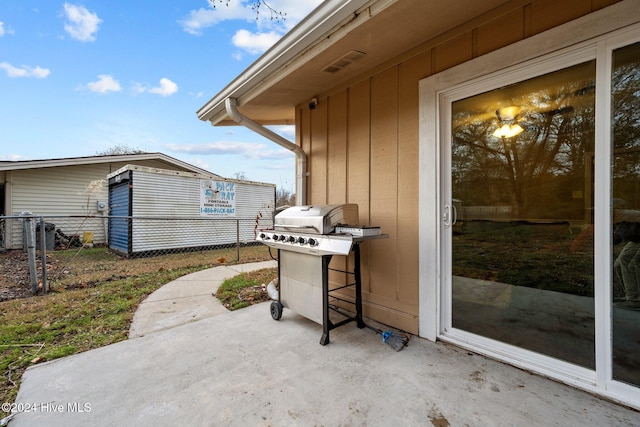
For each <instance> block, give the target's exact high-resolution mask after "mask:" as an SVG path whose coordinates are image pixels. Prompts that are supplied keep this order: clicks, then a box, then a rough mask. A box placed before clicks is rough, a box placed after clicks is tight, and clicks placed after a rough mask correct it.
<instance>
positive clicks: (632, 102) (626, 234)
mask: <svg viewBox="0 0 640 427" xmlns="http://www.w3.org/2000/svg"><path fill="white" fill-rule="evenodd" d="M611 92H612V100H611V130H612V132H611V135H612V156H611V158H612V165H611V192H612V200H611V207H612V223H613V227H612V228H613V238H612V240H611V242H612V250H611V252H612V260H611V262H612V271H613V274H612V276H613V277H612V284H613V286H612V287H611V298H612V301H613V309H612V316H613V328H612V331H613V344H612V347H613V349H612V372H613V379H615V380H619V381H623V382H625V383H628V384H632V385H636V386H640V43H636V44H633V45H630V46H626V47H623V48H620V49H617V50H614V51H613V57H612V72H611Z"/></svg>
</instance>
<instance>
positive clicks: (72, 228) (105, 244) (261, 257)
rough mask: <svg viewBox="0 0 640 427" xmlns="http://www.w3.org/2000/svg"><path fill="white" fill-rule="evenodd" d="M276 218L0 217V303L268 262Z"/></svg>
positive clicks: (28, 215)
mask: <svg viewBox="0 0 640 427" xmlns="http://www.w3.org/2000/svg"><path fill="white" fill-rule="evenodd" d="M272 226H273V218H272V217H269V218H264V217H262V216H258V217H256V218H210V217H203V218H193V217H189V218H186V217H185V218H179V217H135V216H107V215H105V216H63V215H56V216H39V215H31V214H30V213H23V214H21V215H20V216H0V252H1V253H0V300H3V299H11V296H13V297H16V295H11V294H16V293H19V294H21V295H18V296H27V295H25V294H26V293H27V292H28V293H30V294H36V293H46V292H47V291H48V290H49V289H50V288H55V287H56V286H58V287H64V288H74V287H82V286H90V285H91V284H94V283H97V282H100V281H109V280H114V279H119V278H124V277H130V276H134V275H136V274H145V273H152V272H154V271H158V270H161V269H172V268H193V269H200V268H208V267H213V266H216V265H223V264H235V263H245V262H256V261H266V260H270V259H272V258H273V256H275V253H274V254H273V256H272V255H271V253H270V252H269V250H268V248H267V247H266V246H264V245H262V244H261V243H259V242H256V240H255V236H256V233H258V231H259V230H262V229H265V228H271V227H272Z"/></svg>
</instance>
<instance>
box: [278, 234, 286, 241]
mask: <svg viewBox="0 0 640 427" xmlns="http://www.w3.org/2000/svg"><path fill="white" fill-rule="evenodd" d="M284 239H286V237H285V235H284V234H281V235H279V236H278V239H277V240H279V241H281V242H284Z"/></svg>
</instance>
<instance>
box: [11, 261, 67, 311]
mask: <svg viewBox="0 0 640 427" xmlns="http://www.w3.org/2000/svg"><path fill="white" fill-rule="evenodd" d="M46 265H47V279H48V280H58V279H60V278H62V277H64V275H65V272H64V269H62V268H60V265H59V261H58V260H55V259H53V258H51V257H49V256H47V264H46ZM36 270H37V272H38V291H40V290H41V289H42V281H41V280H40V278H41V276H42V261H41V259H40V257H39V256H36ZM32 295H33V294H32V293H31V279H30V277H29V256H28V255H27V253H26V252H24V251H19V250H16V251H7V252H4V253H0V301H7V300H11V299H16V298H26V297H30V296H32Z"/></svg>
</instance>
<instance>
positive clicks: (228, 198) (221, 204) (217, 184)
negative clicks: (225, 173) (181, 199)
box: [200, 180, 236, 217]
mask: <svg viewBox="0 0 640 427" xmlns="http://www.w3.org/2000/svg"><path fill="white" fill-rule="evenodd" d="M235 215H236V184H235V183H234V182H226V181H208V180H200V216H218V217H220V216H224V217H228V216H235Z"/></svg>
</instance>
